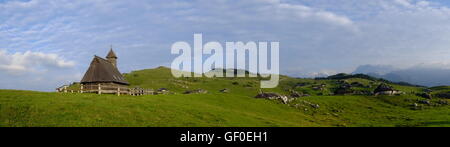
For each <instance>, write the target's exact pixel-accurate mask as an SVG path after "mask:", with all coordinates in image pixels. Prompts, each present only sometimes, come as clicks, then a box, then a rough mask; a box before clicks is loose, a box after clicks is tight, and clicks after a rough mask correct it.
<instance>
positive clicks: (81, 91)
mask: <svg viewBox="0 0 450 147" xmlns="http://www.w3.org/2000/svg"><path fill="white" fill-rule="evenodd" d="M83 86H84V85H83V84H81V88H80V93H83V88H84V87H83Z"/></svg>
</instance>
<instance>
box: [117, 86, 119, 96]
mask: <svg viewBox="0 0 450 147" xmlns="http://www.w3.org/2000/svg"><path fill="white" fill-rule="evenodd" d="M117 96H120V87H117Z"/></svg>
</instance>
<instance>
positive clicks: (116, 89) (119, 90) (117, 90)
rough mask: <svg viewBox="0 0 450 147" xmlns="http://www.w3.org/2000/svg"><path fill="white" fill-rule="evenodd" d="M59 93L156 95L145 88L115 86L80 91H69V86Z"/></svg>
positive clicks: (83, 86) (95, 86)
mask: <svg viewBox="0 0 450 147" xmlns="http://www.w3.org/2000/svg"><path fill="white" fill-rule="evenodd" d="M57 92H61V93H97V94H116V95H118V96H120V95H132V96H140V95H154V94H155V91H154V90H153V89H144V88H128V87H123V86H122V87H120V86H114V85H104V84H103V85H102V84H97V85H81V87H80V90H75V91H74V90H68V86H63V87H61V88H58V89H57Z"/></svg>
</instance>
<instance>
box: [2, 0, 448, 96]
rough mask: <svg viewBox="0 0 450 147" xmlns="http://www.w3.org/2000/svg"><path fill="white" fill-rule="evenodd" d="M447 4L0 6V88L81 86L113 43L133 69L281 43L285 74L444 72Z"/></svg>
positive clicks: (15, 2)
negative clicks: (208, 48)
mask: <svg viewBox="0 0 450 147" xmlns="http://www.w3.org/2000/svg"><path fill="white" fill-rule="evenodd" d="M449 7H450V2H447V1H443V0H442V1H437V0H436V1H431V0H369V1H362V0H228V1H227V0H133V1H123V0H77V1H73V0H29V1H25V0H0V76H1V77H2V80H0V85H1V86H0V88H4V89H31V90H45V91H48V90H53V89H54V88H55V87H57V86H59V85H62V84H67V83H69V82H73V81H79V80H80V78H81V77H82V76H83V74H84V72H85V70H86V69H87V66H88V65H89V63H90V61H91V60H92V57H93V56H94V55H99V56H105V55H106V53H107V51H108V50H109V46H110V45H113V48H114V49H115V51H116V53H117V54H118V56H119V68H120V70H121V71H122V72H130V71H132V70H139V69H145V68H154V67H158V66H161V65H164V66H169V65H170V63H171V61H172V60H173V59H174V58H175V56H173V55H171V54H170V46H171V45H172V43H174V42H177V41H188V42H192V40H193V35H194V33H202V34H203V39H204V41H205V42H206V41H219V42H222V43H224V42H226V41H279V42H280V53H281V57H280V70H281V73H282V74H288V75H291V76H299V77H311V76H318V75H328V74H334V73H338V72H352V71H353V70H355V69H356V68H357V67H358V66H360V65H366V64H371V65H392V66H395V67H398V68H407V67H411V66H416V65H430V66H435V65H438V66H439V67H442V68H448V67H450V66H448V65H449V63H450V60H449V58H450V50H449V48H450V8H449Z"/></svg>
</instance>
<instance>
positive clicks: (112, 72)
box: [81, 56, 129, 85]
mask: <svg viewBox="0 0 450 147" xmlns="http://www.w3.org/2000/svg"><path fill="white" fill-rule="evenodd" d="M97 82H114V83H118V84H125V85H129V83H128V82H127V81H126V80H125V78H124V77H123V76H122V74H121V73H120V72H119V70H118V69H117V68H116V67H114V66H113V65H112V64H111V63H110V62H109V61H108V60H105V59H103V58H101V57H98V56H95V57H94V59H93V60H92V62H91V65H90V66H89V69H88V70H87V72H86V73H85V74H84V77H83V79H82V80H81V83H97Z"/></svg>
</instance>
